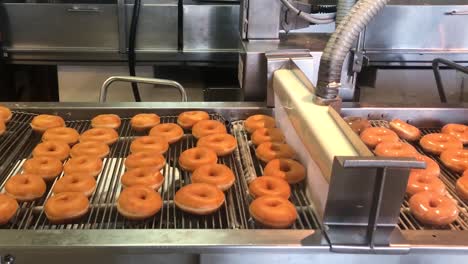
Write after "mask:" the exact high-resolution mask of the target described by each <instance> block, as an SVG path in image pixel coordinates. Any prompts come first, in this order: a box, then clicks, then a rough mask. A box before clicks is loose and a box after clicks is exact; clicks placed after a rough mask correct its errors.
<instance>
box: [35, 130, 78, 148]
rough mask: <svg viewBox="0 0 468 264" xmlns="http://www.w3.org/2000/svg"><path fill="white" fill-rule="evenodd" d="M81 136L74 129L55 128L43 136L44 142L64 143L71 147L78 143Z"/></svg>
mask: <svg viewBox="0 0 468 264" xmlns="http://www.w3.org/2000/svg"><path fill="white" fill-rule="evenodd" d="M79 138H80V134H78V131H76V130H75V129H73V128H69V127H54V128H49V129H47V130H46V131H45V132H44V135H42V141H62V142H65V143H67V144H69V145H73V144H75V143H76V142H78V139H79Z"/></svg>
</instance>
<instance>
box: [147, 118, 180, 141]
mask: <svg viewBox="0 0 468 264" xmlns="http://www.w3.org/2000/svg"><path fill="white" fill-rule="evenodd" d="M149 135H150V136H154V137H164V138H165V139H166V140H167V141H168V142H169V144H172V143H175V142H177V141H179V140H180V139H181V138H182V137H183V136H184V130H183V129H182V128H181V127H180V126H179V125H177V124H173V123H166V124H159V125H157V126H155V127H153V128H152V129H151V130H150V132H149Z"/></svg>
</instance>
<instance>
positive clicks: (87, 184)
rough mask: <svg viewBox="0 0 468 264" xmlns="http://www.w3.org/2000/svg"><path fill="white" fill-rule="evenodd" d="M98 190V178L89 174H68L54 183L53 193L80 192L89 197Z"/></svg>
mask: <svg viewBox="0 0 468 264" xmlns="http://www.w3.org/2000/svg"><path fill="white" fill-rule="evenodd" d="M94 190H96V179H95V178H94V177H93V176H90V175H87V174H79V173H73V174H67V175H65V176H63V177H62V178H60V179H59V180H58V181H57V182H56V183H55V185H54V187H53V189H52V192H53V193H63V192H79V193H82V194H84V195H85V196H86V197H89V196H91V195H92V194H93V192H94Z"/></svg>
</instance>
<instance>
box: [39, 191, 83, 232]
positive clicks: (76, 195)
mask: <svg viewBox="0 0 468 264" xmlns="http://www.w3.org/2000/svg"><path fill="white" fill-rule="evenodd" d="M88 210H89V201H88V198H87V197H86V196H85V195H84V194H83V193H80V192H63V193H57V194H55V195H54V196H52V197H50V198H49V199H48V200H47V202H46V203H45V205H44V213H45V215H46V216H47V219H49V221H50V222H51V223H54V224H62V223H68V222H70V221H73V220H76V219H78V218H80V217H82V216H83V215H85V214H86V213H87V212H88Z"/></svg>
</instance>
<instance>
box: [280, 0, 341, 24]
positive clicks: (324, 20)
mask: <svg viewBox="0 0 468 264" xmlns="http://www.w3.org/2000/svg"><path fill="white" fill-rule="evenodd" d="M280 1H281V3H283V5H284V6H286V7H287V8H288V9H289V10H290V11H291V12H294V13H295V14H296V15H297V16H298V17H300V18H302V19H304V20H305V21H308V22H309V23H312V24H330V23H333V22H334V21H335V19H334V17H330V16H318V15H317V16H314V15H313V14H308V13H306V12H302V11H301V10H299V9H297V8H296V7H295V6H294V5H293V4H292V3H291V2H289V0H280Z"/></svg>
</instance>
